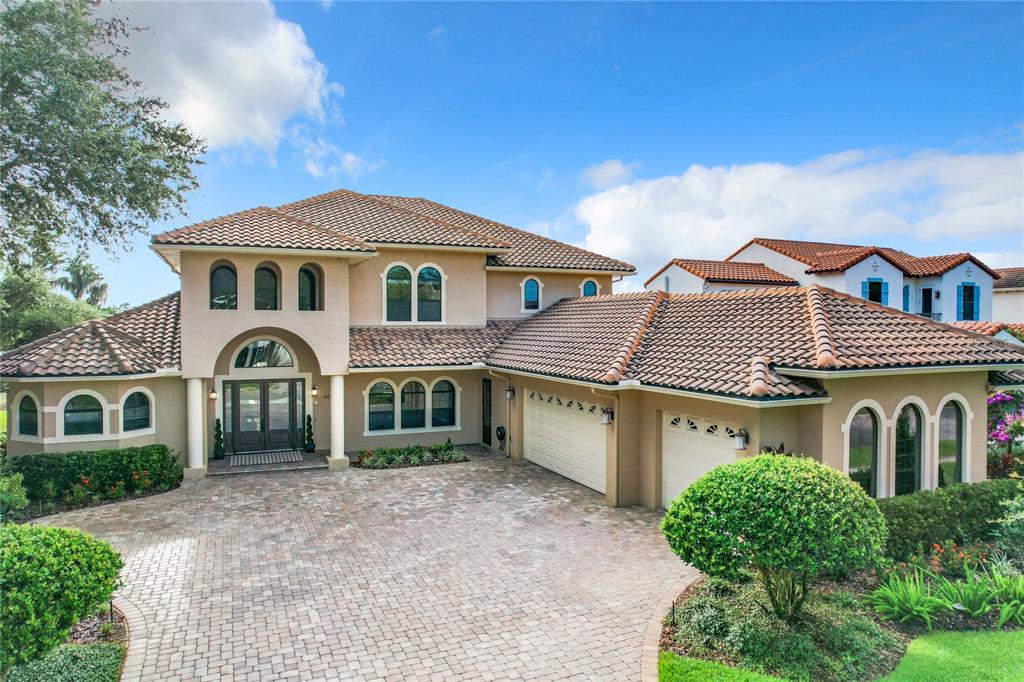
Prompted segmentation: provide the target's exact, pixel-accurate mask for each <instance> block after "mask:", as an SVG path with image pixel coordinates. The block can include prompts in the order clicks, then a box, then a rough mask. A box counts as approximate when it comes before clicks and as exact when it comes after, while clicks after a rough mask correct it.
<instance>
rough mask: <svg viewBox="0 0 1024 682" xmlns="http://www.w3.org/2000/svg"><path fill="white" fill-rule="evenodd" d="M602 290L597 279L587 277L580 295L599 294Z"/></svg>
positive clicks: (581, 287) (581, 286)
mask: <svg viewBox="0 0 1024 682" xmlns="http://www.w3.org/2000/svg"><path fill="white" fill-rule="evenodd" d="M600 291H601V287H599V286H598V284H597V280H594V279H585V280H583V283H582V284H581V285H580V296H597V295H598V294H599V293H600Z"/></svg>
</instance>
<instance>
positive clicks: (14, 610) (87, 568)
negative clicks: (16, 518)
mask: <svg viewBox="0 0 1024 682" xmlns="http://www.w3.org/2000/svg"><path fill="white" fill-rule="evenodd" d="M121 566H122V563H121V557H120V555H118V553H117V552H115V551H114V550H113V549H112V548H111V547H110V545H108V544H107V543H105V542H102V541H100V540H96V539H95V538H92V537H90V536H89V535H86V534H85V533H83V532H81V531H78V530H70V529H66V528H48V527H42V526H22V525H15V524H6V525H4V526H2V527H0V595H3V598H2V601H0V675H2V673H5V672H6V671H7V670H8V669H9V668H10V667H11V666H12V665H14V664H16V663H25V662H27V661H31V660H33V659H35V658H39V657H40V656H42V655H44V654H46V653H47V652H48V651H50V650H51V649H53V648H54V647H56V646H57V645H59V644H61V643H62V642H63V641H64V640H65V639H66V638H67V636H68V631H69V630H70V628H71V626H72V625H74V624H75V623H77V622H78V621H79V620H81V619H82V618H84V617H85V616H88V615H91V614H93V613H95V612H96V609H97V608H99V606H100V605H102V604H103V603H104V602H106V601H107V600H108V599H110V595H111V594H112V593H113V591H114V589H115V588H116V587H117V579H118V573H119V572H120V571H121Z"/></svg>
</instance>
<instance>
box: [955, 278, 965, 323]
mask: <svg viewBox="0 0 1024 682" xmlns="http://www.w3.org/2000/svg"><path fill="white" fill-rule="evenodd" d="M956 319H957V320H962V319H964V285H963V284H957V285H956Z"/></svg>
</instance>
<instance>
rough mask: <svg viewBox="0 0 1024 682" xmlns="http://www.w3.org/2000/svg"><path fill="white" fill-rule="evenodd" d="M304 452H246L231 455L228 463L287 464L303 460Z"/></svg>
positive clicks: (237, 465)
mask: <svg viewBox="0 0 1024 682" xmlns="http://www.w3.org/2000/svg"><path fill="white" fill-rule="evenodd" d="M301 461H302V453H301V452H299V451H298V450H275V451H273V452H246V453H244V454H241V455H229V456H228V464H230V465H231V466H233V467H245V466H252V465H254V464H286V463H288V462H301Z"/></svg>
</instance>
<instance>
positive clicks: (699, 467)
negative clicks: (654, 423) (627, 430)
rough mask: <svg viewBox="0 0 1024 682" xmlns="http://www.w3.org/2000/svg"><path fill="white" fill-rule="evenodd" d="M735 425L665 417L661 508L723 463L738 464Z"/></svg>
mask: <svg viewBox="0 0 1024 682" xmlns="http://www.w3.org/2000/svg"><path fill="white" fill-rule="evenodd" d="M735 435H736V426H734V425H732V424H723V423H722V422H720V421H715V420H712V419H702V418H700V417H693V416H687V415H678V414H666V415H665V425H664V427H663V430H662V436H661V506H662V507H668V505H669V503H671V502H672V500H674V499H675V498H676V497H678V496H679V493H681V492H683V490H684V489H685V488H686V486H688V485H690V484H691V483H693V482H694V481H696V480H697V479H698V478H700V477H701V476H703V475H704V474H706V473H707V472H709V471H711V470H712V469H714V468H715V467H717V466H718V465H720V464H729V463H731V462H735V461H736V449H735V445H734V441H733V437H734V436H735Z"/></svg>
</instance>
